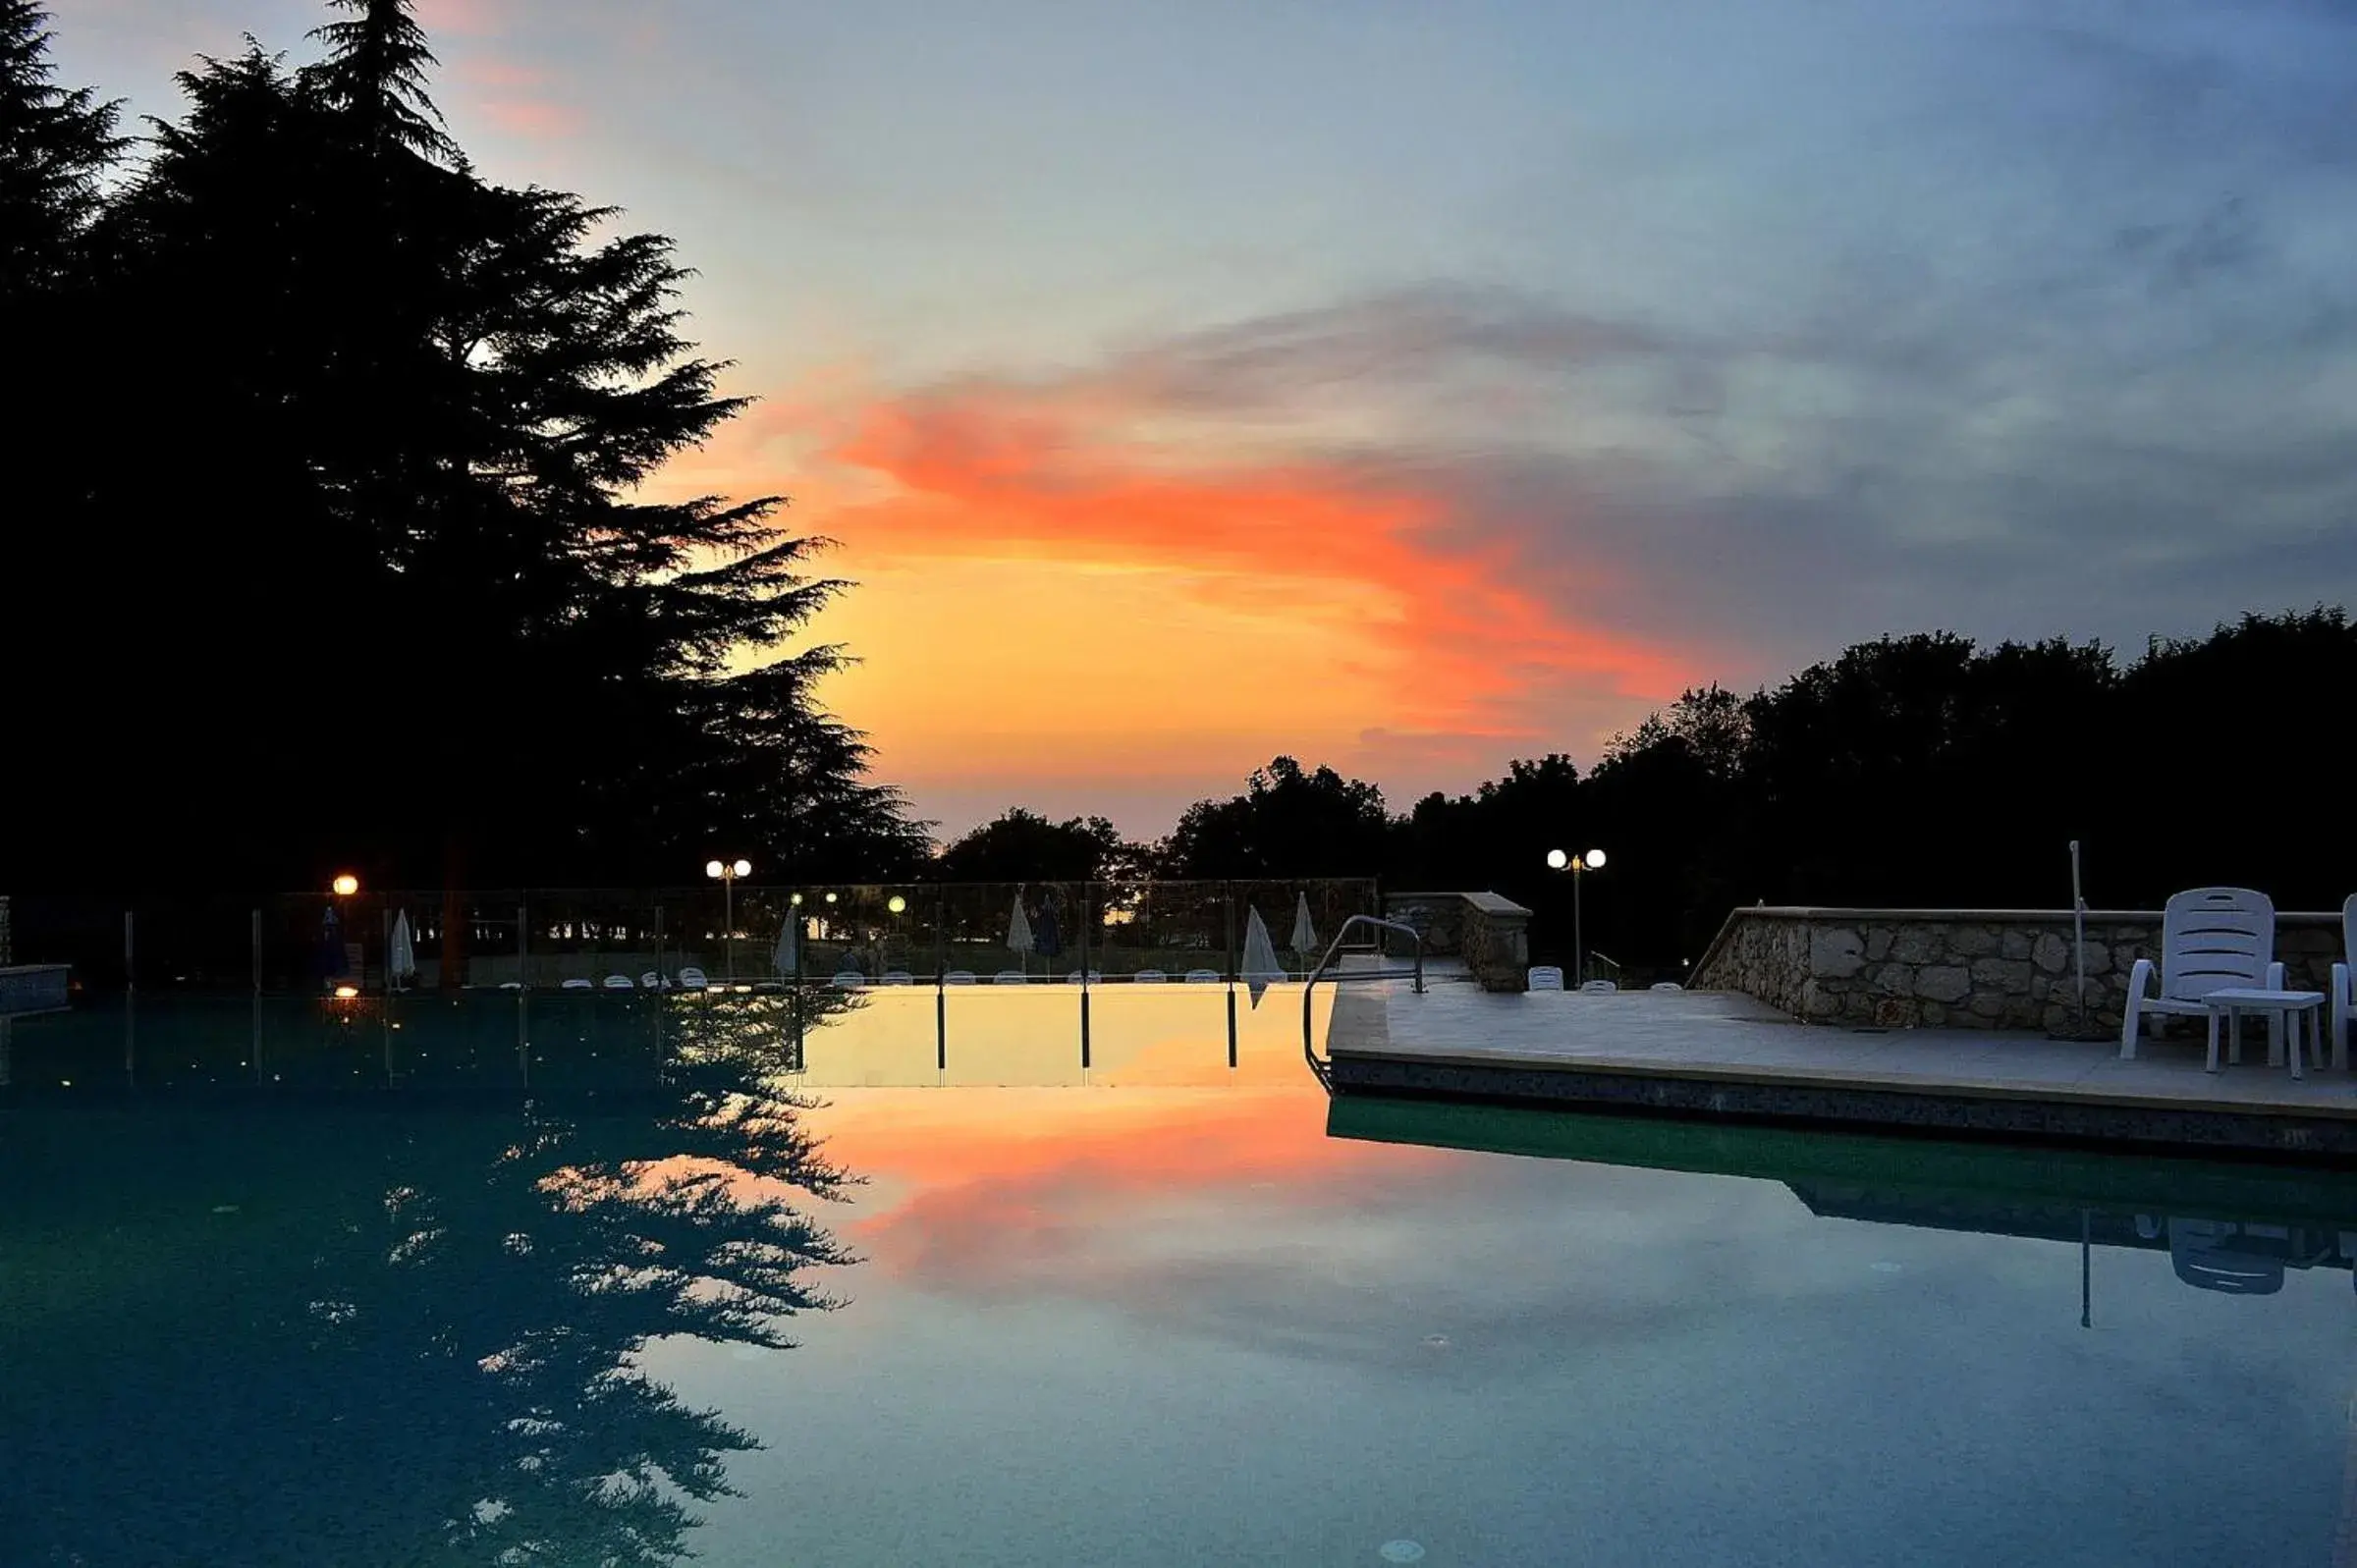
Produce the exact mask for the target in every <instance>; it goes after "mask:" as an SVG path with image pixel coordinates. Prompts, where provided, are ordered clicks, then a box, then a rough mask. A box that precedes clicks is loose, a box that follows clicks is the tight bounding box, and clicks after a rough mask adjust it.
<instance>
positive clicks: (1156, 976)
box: [1129, 969, 1171, 986]
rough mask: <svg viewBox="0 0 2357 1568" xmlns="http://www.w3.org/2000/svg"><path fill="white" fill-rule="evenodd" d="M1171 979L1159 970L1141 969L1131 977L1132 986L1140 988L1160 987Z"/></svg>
mask: <svg viewBox="0 0 2357 1568" xmlns="http://www.w3.org/2000/svg"><path fill="white" fill-rule="evenodd" d="M1170 978H1171V977H1170V976H1169V975H1166V974H1164V973H1163V972H1162V971H1161V970H1159V969H1140V970H1139V971H1138V972H1137V973H1136V974H1133V975H1131V976H1130V977H1129V979H1130V982H1131V983H1132V984H1134V985H1140V986H1159V985H1161V984H1163V983H1164V982H1165V981H1167V980H1169V979H1170Z"/></svg>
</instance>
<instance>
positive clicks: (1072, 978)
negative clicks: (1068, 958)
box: [1064, 969, 1105, 986]
mask: <svg viewBox="0 0 2357 1568" xmlns="http://www.w3.org/2000/svg"><path fill="white" fill-rule="evenodd" d="M1064 983H1065V984H1066V985H1068V986H1080V985H1089V986H1101V985H1103V984H1104V983H1105V973H1104V971H1103V970H1101V969H1091V970H1090V971H1089V972H1088V973H1087V974H1085V975H1083V974H1082V973H1081V972H1080V971H1079V970H1077V969H1075V970H1073V971H1072V972H1071V973H1070V974H1069V975H1066V976H1065V977H1064Z"/></svg>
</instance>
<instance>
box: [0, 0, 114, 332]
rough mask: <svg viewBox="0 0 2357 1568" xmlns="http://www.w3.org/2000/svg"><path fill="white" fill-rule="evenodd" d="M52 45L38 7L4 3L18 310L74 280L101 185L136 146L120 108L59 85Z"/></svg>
mask: <svg viewBox="0 0 2357 1568" xmlns="http://www.w3.org/2000/svg"><path fill="white" fill-rule="evenodd" d="M49 37H50V34H49V30H48V18H47V14H46V13H45V12H44V11H42V10H41V8H40V7H38V6H36V5H34V4H32V0H0V306H5V307H6V308H9V309H10V310H12V311H14V310H17V309H22V308H24V306H25V303H26V301H27V299H28V297H32V296H36V295H38V294H41V293H43V292H46V291H52V290H55V289H57V288H59V287H60V286H62V285H64V284H65V283H67V282H68V281H69V280H70V279H71V278H72V277H73V276H74V274H75V273H76V271H77V269H78V265H79V264H80V262H81V261H82V259H83V258H82V253H81V246H82V241H83V240H84V239H85V238H86V236H87V234H88V231H89V229H90V226H91V224H92V223H93V222H94V221H95V220H96V218H97V216H98V212H99V205H100V192H99V183H100V182H101V181H102V180H103V179H104V178H105V176H106V173H107V171H108V170H109V169H111V168H113V167H114V165H115V163H116V162H117V161H118V160H119V159H120V158H121V157H122V155H123V152H124V149H125V147H126V146H127V145H128V142H127V141H126V139H125V138H124V137H123V136H121V135H117V134H116V129H115V128H116V125H117V123H118V120H119V113H118V106H117V105H115V104H112V103H101V102H100V101H98V97H97V95H96V94H95V93H94V92H92V91H91V90H90V89H89V88H87V87H75V88H66V87H60V86H57V85H55V84H54V82H53V81H52V78H53V77H54V76H55V74H56V73H55V71H54V69H53V68H52V67H51V66H50V64H49ZM9 325H10V326H11V328H12V329H19V330H21V329H23V328H25V327H28V326H29V325H31V322H30V320H29V319H28V318H27V319H22V320H20V319H15V318H13V317H12V319H11V320H10V322H9Z"/></svg>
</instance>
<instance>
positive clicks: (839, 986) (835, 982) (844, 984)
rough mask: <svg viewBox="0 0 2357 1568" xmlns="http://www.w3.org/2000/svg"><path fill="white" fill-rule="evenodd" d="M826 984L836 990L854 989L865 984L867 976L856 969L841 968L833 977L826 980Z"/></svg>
mask: <svg viewBox="0 0 2357 1568" xmlns="http://www.w3.org/2000/svg"><path fill="white" fill-rule="evenodd" d="M827 984H828V985H830V986H833V987H834V988H835V989H836V990H837V991H856V990H858V989H859V988H860V987H861V986H864V985H866V984H867V976H865V975H863V974H861V973H860V972H859V971H858V970H856V969H842V970H838V971H837V972H836V975H835V978H834V979H832V980H830V981H828V982H827Z"/></svg>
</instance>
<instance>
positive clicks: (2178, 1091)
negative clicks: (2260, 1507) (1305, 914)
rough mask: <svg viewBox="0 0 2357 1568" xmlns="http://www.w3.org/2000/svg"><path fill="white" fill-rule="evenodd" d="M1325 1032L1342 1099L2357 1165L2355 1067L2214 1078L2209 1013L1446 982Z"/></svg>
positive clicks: (1381, 1002) (1369, 990)
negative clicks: (2139, 1023) (2048, 1027)
mask: <svg viewBox="0 0 2357 1568" xmlns="http://www.w3.org/2000/svg"><path fill="white" fill-rule="evenodd" d="M1345 991H1346V992H1347V995H1345V996H1344V997H1343V998H1342V999H1341V1000H1338V1001H1337V1003H1336V1010H1335V1016H1334V1024H1333V1027H1332V1029H1331V1031H1330V1034H1329V1039H1328V1042H1327V1049H1328V1055H1329V1057H1330V1060H1331V1063H1332V1068H1331V1070H1332V1080H1333V1083H1332V1087H1333V1089H1334V1091H1335V1093H1336V1094H1338V1095H1394V1096H1398V1095H1406V1096H1422V1097H1428V1098H1437V1099H1456V1100H1481V1101H1491V1102H1499V1103H1509V1104H1524V1105H1533V1104H1536V1105H1555V1106H1564V1107H1579V1108H1587V1109H1600V1108H1619V1109H1631V1110H1639V1109H1642V1110H1657V1111H1668V1112H1672V1113H1683V1114H1688V1115H1699V1116H1711V1117H1733V1118H1744V1119H1766V1120H1779V1121H1800V1122H1816V1123H1825V1124H1838V1125H1847V1126H1853V1127H1878V1128H1885V1129H1917V1130H1921V1131H1926V1132H1939V1133H1946V1134H1957V1133H1961V1134H1966V1135H1986V1136H1993V1137H2001V1138H2013V1139H2022V1138H2028V1139H2039V1140H2060V1141H2068V1142H2074V1143H2097V1144H2110V1145H2123V1146H2140V1147H2144V1148H2149V1149H2167V1150H2171V1151H2175V1152H2179V1153H2186V1152H2199V1153H2216V1154H2240V1155H2274V1156H2293V1157H2297V1158H2301V1159H2307V1160H2320V1161H2325V1162H2330V1163H2333V1164H2357V1074H2353V1073H2348V1072H2335V1071H2332V1070H2331V1069H2330V1067H2329V1066H2328V1067H2325V1068H2315V1067H2311V1068H2310V1069H2309V1072H2308V1076H2307V1077H2306V1078H2305V1079H2304V1080H2296V1081H2295V1080H2294V1079H2293V1078H2292V1077H2291V1075H2290V1073H2289V1071H2288V1070H2287V1069H2285V1068H2284V1067H2281V1066H2275V1067H2270V1066H2269V1065H2267V1046H2266V1031H2265V1029H2264V1028H2263V1027H2260V1026H2253V1027H2251V1028H2249V1029H2247V1030H2246V1031H2245V1051H2244V1055H2243V1060H2242V1061H2241V1063H2240V1064H2236V1065H2227V1066H2225V1067H2223V1068H2222V1070H2220V1072H2218V1073H2216V1074H2211V1073H2207V1072H2204V1071H2203V1070H2202V1058H2203V1042H2202V1038H2201V1035H2200V1033H2199V1028H2200V1026H2199V1022H2198V1020H2195V1021H2180V1022H2179V1023H2178V1024H2177V1027H2176V1030H2175V1032H2173V1033H2172V1034H2171V1035H2170V1036H2169V1037H2168V1038H2166V1039H2165V1040H2162V1041H2159V1042H2153V1041H2149V1040H2148V1041H2146V1042H2145V1043H2143V1045H2142V1046H2141V1047H2140V1049H2139V1051H2138V1054H2137V1057H2136V1059H2135V1060H2133V1061H2123V1060H2121V1059H2120V1057H2119V1048H2118V1043H2117V1042H2116V1041H2110V1042H2101V1043H2098V1042H2085V1041H2066V1040H2050V1039H2047V1038H2045V1037H2043V1036H2039V1035H2031V1034H2023V1033H1994V1032H1976V1031H1971V1030H1963V1029H1896V1030H1891V1031H1887V1032H1875V1031H1864V1030H1852V1029H1839V1028H1824V1027H1817V1026H1812V1025H1807V1024H1802V1023H1799V1022H1797V1021H1795V1020H1794V1019H1792V1018H1791V1017H1789V1016H1787V1015H1786V1014H1784V1013H1781V1012H1779V1011H1777V1010H1776V1009H1774V1008H1772V1007H1769V1006H1767V1005H1766V1004H1765V1003H1762V1002H1758V1001H1755V1000H1752V999H1751V998H1749V997H1745V996H1740V995H1733V994H1728V993H1720V992H1637V991H1631V992H1620V993H1617V994H1614V995H1611V996H1601V995H1581V994H1578V993H1572V992H1532V993H1529V994H1527V995H1523V996H1510V995H1505V996H1501V995H1491V994H1488V993H1485V992H1482V991H1481V990H1479V989H1478V988H1476V987H1474V986H1472V985H1470V984H1467V983H1464V982H1462V981H1456V980H1451V979H1443V980H1440V981H1438V982H1437V983H1435V984H1434V985H1433V986H1432V987H1431V988H1430V990H1429V991H1427V992H1426V993H1425V994H1424V995H1422V996H1416V995H1414V994H1412V993H1411V992H1410V990H1409V988H1408V987H1407V986H1406V985H1404V984H1399V983H1390V982H1386V983H1380V984H1369V985H1366V986H1362V987H1350V988H1345Z"/></svg>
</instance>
